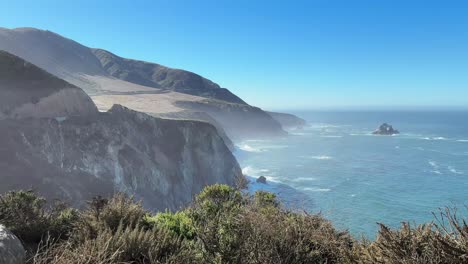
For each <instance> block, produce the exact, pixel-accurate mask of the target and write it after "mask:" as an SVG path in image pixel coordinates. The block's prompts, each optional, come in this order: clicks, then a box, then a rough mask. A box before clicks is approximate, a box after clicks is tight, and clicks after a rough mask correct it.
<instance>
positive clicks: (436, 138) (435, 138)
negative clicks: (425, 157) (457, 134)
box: [422, 137, 447, 141]
mask: <svg viewBox="0 0 468 264" xmlns="http://www.w3.org/2000/svg"><path fill="white" fill-rule="evenodd" d="M422 139H424V140H431V141H434V140H447V138H444V137H423V138H422Z"/></svg>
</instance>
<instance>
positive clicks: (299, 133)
mask: <svg viewBox="0 0 468 264" xmlns="http://www.w3.org/2000/svg"><path fill="white" fill-rule="evenodd" d="M289 134H290V135H293V136H305V135H307V133H303V132H289Z"/></svg>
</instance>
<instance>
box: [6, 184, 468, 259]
mask: <svg viewBox="0 0 468 264" xmlns="http://www.w3.org/2000/svg"><path fill="white" fill-rule="evenodd" d="M0 223H2V224H4V225H6V226H7V227H8V228H9V229H10V230H11V231H12V232H14V233H15V234H16V235H17V236H18V237H19V238H20V239H21V240H22V241H23V243H24V245H26V247H27V248H28V250H29V253H30V260H29V263H37V264H42V263H44V264H45V263H72V264H73V263H90V264H91V263H93V264H96V263H98V264H99V263H101V264H104V263H421V264H422V263H467V261H468V226H467V223H466V220H465V219H458V218H457V217H456V215H455V211H453V210H450V209H447V210H445V211H442V212H441V214H440V216H439V217H437V218H436V221H435V222H434V223H428V224H425V225H422V226H418V227H412V226H410V225H409V224H408V223H404V224H403V225H402V227H401V228H400V229H398V230H391V229H389V228H388V227H386V226H385V225H380V227H381V228H380V231H379V234H378V236H377V239H376V240H375V241H364V240H356V239H355V238H353V237H351V236H350V235H349V234H348V233H347V232H346V231H339V230H336V229H335V228H334V227H333V225H332V224H331V223H330V222H329V221H327V220H326V219H324V218H322V217H321V216H320V215H311V214H307V213H301V212H291V211H288V210H286V209H284V208H282V207H281V204H280V203H279V202H278V201H277V200H276V197H275V195H274V194H271V193H266V192H257V193H256V194H255V195H254V196H246V195H243V194H242V193H241V192H239V191H237V190H235V189H233V188H231V187H228V186H225V185H213V186H209V187H207V188H205V189H204V190H203V191H202V192H201V193H200V194H199V195H198V196H197V197H196V198H195V199H194V201H193V204H192V205H191V206H190V207H188V208H186V209H183V210H180V211H178V212H165V213H157V214H152V213H151V212H147V211H145V210H144V209H143V208H142V207H141V205H140V204H139V203H137V202H134V201H133V200H132V199H131V198H128V197H126V196H124V195H121V194H117V195H116V196H114V197H112V198H110V199H109V200H107V199H104V198H102V197H96V198H94V199H93V200H92V201H90V202H89V204H88V208H87V209H86V210H84V211H77V210H75V209H72V208H68V207H66V206H64V205H63V204H60V203H55V204H53V205H48V204H47V203H46V201H45V200H44V199H43V198H41V197H39V196H37V195H36V194H35V193H34V192H31V191H18V192H10V193H7V194H5V195H3V196H1V197H0Z"/></svg>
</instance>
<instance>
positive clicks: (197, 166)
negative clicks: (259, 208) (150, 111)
mask: <svg viewBox="0 0 468 264" xmlns="http://www.w3.org/2000/svg"><path fill="white" fill-rule="evenodd" d="M0 138H1V140H2V147H1V148H0V170H1V171H2V174H1V176H0V178H1V182H2V184H1V185H0V192H5V191H8V190H11V189H17V188H29V187H34V188H36V189H38V190H39V191H40V192H41V193H44V194H46V196H48V197H60V198H62V199H65V200H66V201H69V202H71V203H73V204H74V205H77V206H81V205H83V202H84V201H85V200H87V199H89V198H90V197H92V195H96V194H101V195H109V194H111V193H112V192H115V191H119V192H125V193H128V194H131V195H135V197H136V198H137V199H141V200H142V201H143V204H144V205H145V207H147V208H150V209H159V210H163V209H166V208H169V209H176V208H178V207H180V206H182V205H184V204H186V203H188V202H189V201H190V200H191V199H192V197H193V195H195V194H196V193H198V192H199V191H200V190H201V189H202V188H203V187H204V186H206V185H209V184H214V183H225V184H229V185H234V184H235V183H236V181H237V180H238V179H239V178H240V177H242V173H241V170H240V168H239V165H238V164H237V162H236V160H235V158H234V157H233V155H232V154H231V152H230V150H229V149H228V148H227V146H226V145H225V143H224V141H223V140H222V139H221V138H220V136H219V135H218V134H217V131H216V129H215V128H214V127H213V126H212V125H210V124H207V123H203V122H196V121H181V120H164V119H159V118H155V117H151V116H149V115H146V114H143V113H139V112H135V111H132V110H129V109H127V108H124V107H122V106H114V107H113V108H112V109H111V110H110V111H109V112H107V113H99V114H98V115H95V116H93V117H70V118H68V119H66V120H64V121H57V120H55V119H22V120H13V119H9V120H4V121H1V122H0ZM12 153H14V155H12Z"/></svg>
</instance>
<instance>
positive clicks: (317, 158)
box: [301, 155, 333, 160]
mask: <svg viewBox="0 0 468 264" xmlns="http://www.w3.org/2000/svg"><path fill="white" fill-rule="evenodd" d="M301 158H304V159H315V160H331V159H333V157H330V156H325V155H322V156H301Z"/></svg>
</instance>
